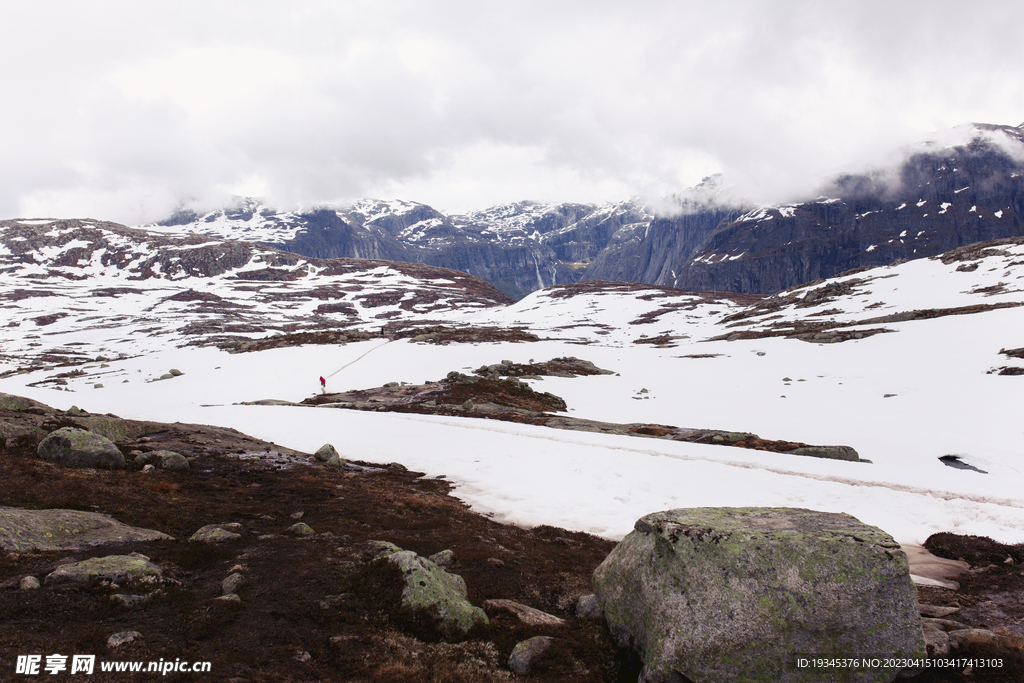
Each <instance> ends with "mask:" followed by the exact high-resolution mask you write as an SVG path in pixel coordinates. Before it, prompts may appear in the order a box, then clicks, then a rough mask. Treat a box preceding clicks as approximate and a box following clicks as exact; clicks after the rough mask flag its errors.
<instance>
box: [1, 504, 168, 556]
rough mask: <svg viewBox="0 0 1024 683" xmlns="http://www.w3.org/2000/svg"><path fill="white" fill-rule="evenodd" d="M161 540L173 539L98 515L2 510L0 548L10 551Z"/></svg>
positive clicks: (87, 546) (78, 512) (54, 511)
mask: <svg viewBox="0 0 1024 683" xmlns="http://www.w3.org/2000/svg"><path fill="white" fill-rule="evenodd" d="M162 540H168V541H171V540H174V539H173V538H171V537H170V536H168V535H167V534H162V533H160V532H159V531H153V530H151V529H140V528H138V527H133V526H128V525H127V524H122V523H121V522H119V521H117V520H116V519H114V518H113V517H111V516H110V515H104V514H100V513H98V512H82V511H80V510H22V509H21V508H7V507H0V549H3V550H7V551H25V550H43V551H50V550H80V549H82V548H90V547H94V546H100V545H114V544H120V543H132V542H135V541H162Z"/></svg>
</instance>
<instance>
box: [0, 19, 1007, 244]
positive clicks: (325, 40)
mask: <svg viewBox="0 0 1024 683" xmlns="http://www.w3.org/2000/svg"><path fill="white" fill-rule="evenodd" d="M1022 25H1024V4H1022V3H1017V2H1011V1H1008V0H1003V1H999V2H988V3H985V2H982V3H978V2H975V3H971V4H968V3H965V2H961V1H958V2H945V1H942V0H927V1H924V2H917V1H914V2H899V1H898V0H887V1H885V2H870V1H865V0H855V1H854V0H851V1H848V2H830V1H829V0H816V1H813V2H770V1H767V0H759V1H752V2H729V1H723V2H707V1H706V0H702V1H701V2H686V1H682V0H679V1H660V0H650V1H647V2H644V1H642V0H638V1H637V2H632V3H626V2H622V1H620V2H602V1H600V0H586V1H582V2H575V1H563V2H559V1H557V0H546V1H545V2H517V1H515V0H505V1H504V2H500V3H498V2H479V1H466V2H461V1H458V0H451V1H436V0H435V1H423V0H421V1H418V2H413V1H410V2H404V1H394V2H389V1H387V0H373V1H370V2H362V1H357V0H325V1H322V2H318V1H308V2H303V1H302V0H294V1H290V2H285V1H281V2H267V1H263V0H241V1H237V2H236V1H234V0H230V1H225V0H218V1H215V2H214V1H211V0H203V1H202V2H188V1H183V0H176V1H175V2H161V3H157V2H148V1H144V0H131V1H128V2H103V1H100V0H90V1H89V2H80V1H78V0H74V1H66V2H63V1H57V0H54V1H51V2H4V3H2V4H0V26H2V29H0V32H2V40H0V69H2V72H0V73H2V86H3V89H2V93H3V99H2V105H0V131H2V132H0V136H2V137H0V139H2V149H0V218H9V217H26V216H43V217H93V218H103V219H108V220H116V221H120V222H124V223H129V224H137V223H140V222H143V221H152V220H157V219H159V218H163V217H165V216H166V215H167V214H169V213H170V211H171V210H172V209H173V208H174V207H175V205H177V204H178V203H179V202H181V201H183V200H185V201H187V202H191V203H192V204H193V205H194V206H196V207H198V208H207V207H213V206H216V205H220V204H222V203H224V202H225V201H226V200H227V199H228V198H230V196H232V195H250V196H261V197H264V198H265V199H266V200H267V201H269V202H270V203H272V204H274V205H276V206H279V207H281V208H293V207H295V206H299V205H304V206H309V205H313V204H319V203H342V202H346V201H350V200H352V199H355V198H359V197H365V196H369V197H378V198H385V199H386V198H402V199H410V200H414V201H420V202H424V203H427V204H430V205H432V206H434V207H436V208H439V209H442V210H449V211H452V210H461V209H474V208H484V207H487V206H490V205H494V204H498V203H502V202H508V201H515V200H520V199H537V200H553V201H589V202H597V201H612V200H619V199H625V198H628V197H630V196H633V195H640V196H645V197H657V196H663V195H667V194H670V193H672V192H676V191H679V190H682V189H684V188H686V187H689V186H692V185H694V184H696V183H697V182H699V181H700V179H701V178H702V177H703V176H706V175H708V174H711V173H715V172H725V173H726V174H727V175H728V177H729V178H731V180H732V182H733V183H734V184H735V185H737V187H739V188H741V189H742V192H743V193H744V194H745V195H747V196H749V197H751V198H752V199H754V200H757V201H782V200H785V199H787V198H790V197H795V195H798V194H799V193H801V192H807V191H809V190H810V189H811V188H812V187H813V186H814V184H815V183H816V182H817V181H818V180H819V179H821V178H822V177H823V176H825V175H827V174H830V173H832V172H835V171H837V170H840V169H844V168H852V167H856V166H859V165H863V164H866V163H868V162H870V161H872V160H873V159H875V158H879V159H880V158H883V157H884V156H885V155H886V154H887V153H890V152H891V150H893V149H894V148H896V147H898V146H900V145H903V144H906V143H910V142H914V141H918V140H923V139H926V138H928V137H929V135H932V134H934V131H937V130H941V129H945V128H948V127H951V126H956V125H958V124H961V123H965V122H969V121H980V122H989V123H1003V124H1010V125H1017V124H1018V123H1021V122H1022V121H1024V78H1022V76H1021V74H1022V68H1024V40H1021V38H1020V27H1021V26H1022Z"/></svg>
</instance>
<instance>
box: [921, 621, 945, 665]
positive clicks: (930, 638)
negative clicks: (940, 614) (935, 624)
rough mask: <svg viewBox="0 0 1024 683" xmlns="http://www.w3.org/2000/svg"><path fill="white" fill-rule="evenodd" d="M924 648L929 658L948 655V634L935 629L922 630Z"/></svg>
mask: <svg viewBox="0 0 1024 683" xmlns="http://www.w3.org/2000/svg"><path fill="white" fill-rule="evenodd" d="M924 647H925V652H926V653H927V655H928V656H929V657H931V658H932V659H935V658H937V657H945V656H946V655H948V654H949V634H948V633H946V632H945V631H940V630H939V629H937V628H926V629H924Z"/></svg>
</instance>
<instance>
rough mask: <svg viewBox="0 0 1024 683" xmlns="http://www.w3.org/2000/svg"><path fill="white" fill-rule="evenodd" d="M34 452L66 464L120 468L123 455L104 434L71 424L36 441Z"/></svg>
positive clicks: (52, 460) (47, 458)
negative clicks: (37, 444)
mask: <svg viewBox="0 0 1024 683" xmlns="http://www.w3.org/2000/svg"><path fill="white" fill-rule="evenodd" d="M36 453H37V454H38V455H39V457H40V458H42V459H43V460H49V461H50V462H55V463H57V464H59V465H64V466H66V467H95V468H98V469H107V470H112V469H122V468H124V466H125V460H124V455H123V454H122V453H121V451H120V450H118V448H117V446H115V445H114V442H113V441H111V440H110V439H108V438H107V437H105V436H101V435H99V434H94V433H93V432H88V431H86V430H84V429H75V428H74V427H61V428H60V429H58V430H56V431H54V432H51V433H50V435H49V436H47V437H46V438H45V439H43V440H42V441H40V442H39V446H38V448H37V449H36Z"/></svg>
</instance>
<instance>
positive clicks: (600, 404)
mask: <svg viewBox="0 0 1024 683" xmlns="http://www.w3.org/2000/svg"><path fill="white" fill-rule="evenodd" d="M5 244H8V245H10V244H11V243H10V242H9V241H8V242H5ZM0 257H2V258H7V257H5V256H0ZM3 277H4V278H5V279H4V280H3V288H4V289H3V291H5V292H8V293H9V292H11V291H13V290H14V288H15V287H17V288H19V289H26V288H29V287H30V286H32V287H34V286H38V287H43V286H44V284H45V285H46V286H47V287H48V288H50V289H52V290H54V291H55V292H57V293H58V294H59V296H61V297H64V298H61V299H59V300H58V299H57V297H56V296H38V297H29V298H25V299H12V298H11V297H10V296H8V297H7V298H6V299H5V300H4V308H2V309H0V311H2V312H3V313H2V315H3V319H0V331H2V336H3V343H4V348H5V350H6V349H7V348H8V346H7V345H8V344H23V345H25V346H27V344H28V343H36V344H41V346H40V347H32V348H34V349H45V348H50V347H51V346H55V345H61V346H62V347H64V348H68V347H70V345H71V344H73V343H75V342H76V341H78V340H81V341H82V342H84V343H86V344H91V345H92V346H91V347H90V348H92V349H95V348H98V346H99V341H97V340H98V339H100V338H101V337H103V343H104V344H106V345H107V347H108V348H109V350H110V351H111V352H112V353H113V352H118V353H123V354H124V355H125V357H124V358H113V359H111V360H107V361H105V362H104V363H101V362H96V361H92V362H85V363H79V364H77V365H75V366H74V369H75V370H76V371H81V372H82V373H83V374H81V375H76V376H73V377H66V378H63V379H65V381H66V382H67V384H65V385H62V386H57V387H56V388H57V389H60V390H59V391H55V390H54V388H53V387H54V385H53V384H49V385H46V384H42V385H39V384H38V383H39V382H40V381H43V380H46V379H47V378H48V377H53V376H55V375H56V374H57V373H59V372H61V371H63V372H67V370H68V368H53V369H43V368H36V369H32V370H30V371H27V372H23V373H20V374H8V375H7V376H6V377H3V378H2V379H0V391H3V392H7V393H17V394H23V395H27V396H31V397H33V398H37V399H39V400H41V401H44V402H47V403H49V404H51V405H55V406H57V407H61V408H67V407H70V406H71V405H72V404H76V405H80V406H81V407H84V408H87V409H89V410H92V411H94V412H106V411H110V412H113V413H116V414H118V415H121V416H123V417H134V418H145V419H159V420H165V421H174V420H181V421H189V422H200V423H207V424H220V425H226V426H232V427H236V428H238V429H241V430H243V431H246V432H249V433H251V434H253V435H255V436H258V437H261V438H264V439H268V440H272V441H274V442H276V443H279V444H282V445H286V446H289V447H293V448H297V449H301V450H305V451H308V452H311V451H312V450H314V449H316V448H318V447H319V446H320V445H322V444H323V443H325V442H329V443H333V444H334V445H335V446H336V447H337V448H338V449H339V450H340V451H341V452H342V453H343V454H345V455H348V456H349V457H353V458H360V459H366V460H372V461H378V462H391V461H397V462H401V463H403V464H405V465H406V466H408V467H410V468H413V469H417V470H420V471H423V472H426V473H427V474H428V475H429V476H439V475H444V476H447V477H449V478H450V479H451V480H452V481H453V482H455V483H456V485H457V488H456V493H457V495H459V496H460V497H461V498H463V499H464V500H465V501H467V502H468V503H469V504H471V505H472V506H473V507H474V508H475V509H477V510H480V511H482V512H488V513H491V514H493V515H494V516H495V518H496V519H500V520H504V521H509V522H514V523H519V524H526V525H535V524H541V523H547V524H555V525H559V526H564V527H568V528H573V529H580V530H584V531H589V532H592V533H597V534H601V535H605V536H609V537H620V536H622V535H623V534H625V533H627V532H628V531H629V530H630V529H631V528H632V525H633V523H634V521H635V520H636V519H637V518H639V517H640V516H642V515H643V514H646V513H648V512H651V511H654V510H660V509H667V508H672V507H688V506H700V505H736V506H740V505H777V506H796V507H808V508H814V509H820V510H829V511H843V512H849V513H851V514H853V515H855V516H857V517H858V518H860V519H862V520H864V521H866V522H868V523H872V524H876V525H878V526H880V527H882V528H883V529H885V530H887V531H889V532H890V533H892V534H893V535H894V536H895V537H896V538H897V539H898V540H900V541H901V542H910V543H920V542H922V541H923V540H924V539H925V538H926V537H927V536H928V535H930V534H931V533H934V532H937V531H955V532H960V533H973V534H982V535H989V536H992V537H993V538H996V539H998V540H1001V541H1004V542H1021V541H1024V427H1022V426H1021V421H1020V418H1019V411H1020V406H1021V405H1022V399H1024V378H1022V377H1020V376H1014V375H1012V374H998V373H999V371H1000V370H1002V369H1004V368H1024V359H1021V358H1017V357H1014V356H1013V355H1009V354H1006V353H1001V352H1000V351H1001V350H1012V349H1020V348H1022V347H1024V306H1021V304H1024V242H1022V241H1021V240H1016V241H1006V242H1004V243H1000V244H991V245H987V246H984V247H974V248H965V249H962V250H959V251H958V252H956V253H952V254H949V255H947V256H946V257H945V258H943V259H938V258H936V259H925V260H920V261H914V262H909V263H904V264H900V265H896V266H891V267H884V268H877V269H872V270H867V271H863V272H860V273H855V274H851V275H847V276H844V277H842V278H836V279H833V280H828V281H823V282H818V283H815V284H813V285H808V286H805V287H801V288H798V289H794V290H790V291H787V292H782V293H780V294H779V295H777V296H776V297H770V298H764V299H762V298H759V297H747V298H744V297H716V296H711V295H706V294H705V295H699V294H693V293H687V292H682V291H680V290H671V289H665V288H659V287H653V286H642V285H623V284H610V283H581V284H579V285H567V286H560V287H555V288H549V289H546V290H543V291H540V292H536V293H534V294H532V295H530V296H529V297H527V298H526V299H523V300H522V301H520V302H518V303H515V304H513V305H507V306H490V307H487V308H484V307H481V306H477V307H469V308H468V309H467V308H463V307H461V306H460V305H459V304H458V302H457V301H455V300H454V299H453V300H452V301H451V302H450V305H449V306H448V307H447V309H445V310H440V309H439V310H437V311H433V312H431V315H432V316H433V317H434V318H435V319H443V320H445V321H447V322H448V323H451V324H455V325H458V326H516V327H522V328H525V329H527V330H530V331H532V332H534V333H536V334H537V335H538V336H539V337H541V338H542V340H541V341H537V342H531V343H483V342H481V343H473V344H450V345H447V346H439V345H430V344H424V343H416V342H412V341H410V340H408V339H398V340H394V341H390V340H388V339H386V338H379V339H371V340H368V341H365V342H358V343H349V344H346V345H320V346H312V345H307V346H301V347H293V348H277V349H271V350H267V351H260V352H253V353H239V354H229V353H227V352H225V351H221V350H218V349H217V348H215V347H211V346H203V347H197V346H179V344H178V342H181V341H185V338H184V337H182V336H178V337H174V336H172V333H171V332H168V333H167V335H166V336H165V337H164V339H163V340H160V339H158V338H157V339H156V341H154V339H153V338H150V337H148V336H145V335H143V334H141V333H137V334H130V333H129V332H130V330H131V329H133V328H132V327H131V326H132V325H134V324H135V323H133V322H132V320H133V317H132V314H131V312H130V311H126V310H121V311H117V312H116V314H117V315H123V316H126V317H125V319H124V320H122V321H118V322H119V324H120V325H122V327H121V328H119V329H118V331H117V332H112V331H111V330H108V329H105V330H88V329H85V330H83V328H82V327H81V325H82V324H83V323H84V322H88V321H83V320H82V318H87V317H90V316H92V315H102V313H101V312H100V311H98V310H97V307H96V305H95V304H91V303H89V302H90V301H91V300H92V299H94V298H95V297H91V296H90V293H91V292H92V290H93V288H94V287H95V286H96V283H94V282H92V281H81V282H74V281H71V280H68V281H67V282H66V283H60V284H61V285H62V287H61V288H60V289H59V290H58V289H57V287H56V284H57V281H55V280H54V279H53V278H49V279H46V280H42V279H41V280H40V281H39V282H38V283H35V284H31V280H32V278H29V277H27V276H26V277H24V278H22V279H21V280H17V281H15V280H14V279H12V278H14V277H16V276H15V275H14V274H13V271H11V270H9V269H8V268H7V266H4V273H3ZM324 277H326V276H324ZM364 277H370V276H364ZM169 282H171V281H166V282H164V284H161V285H160V287H155V288H154V290H153V293H152V295H151V296H152V297H153V298H152V299H147V300H146V301H152V302H156V301H158V300H162V299H163V298H166V296H167V290H164V289H160V288H161V287H164V286H165V285H167V284H168V283H169ZM193 282H195V281H193ZM26 283H30V284H26ZM325 284H327V283H326V282H325ZM191 286H192V287H193V288H195V287H196V285H195V284H192V285H191ZM204 286H205V287H209V288H214V287H221V286H222V285H220V284H216V283H215V282H214V281H213V280H210V281H209V282H208V283H207V284H206V285H204ZM75 288H78V290H79V294H78V295H75V293H74V292H75ZM212 291H218V292H220V291H222V290H220V289H217V290H212ZM137 296H140V297H142V296H145V295H143V294H139V295H137ZM239 296H240V294H239ZM26 302H32V303H31V304H28V303H26ZM58 303H59V306H58ZM29 305H31V306H34V307H35V308H32V309H26V308H25V307H26V306H29ZM47 305H49V306H51V308H49V309H47V308H45V306H47ZM146 305H152V304H147V303H145V302H144V301H143V300H142V299H139V300H138V301H137V303H136V306H137V307H138V310H140V311H143V310H145V306H146ZM89 306H92V308H88V307H89ZM58 308H60V309H62V312H68V311H70V312H71V313H70V315H69V316H68V317H75V321H74V322H75V323H76V325H72V324H70V322H71V321H69V324H68V325H67V327H65V328H55V327H54V328H52V329H53V331H54V332H57V334H53V335H50V334H47V332H48V329H47V328H50V327H51V325H42V326H40V325H37V324H36V323H33V322H30V320H31V318H30V317H29V316H30V315H35V314H36V313H39V314H43V312H44V310H48V311H50V312H51V313H53V312H57V309H58ZM76 308H82V309H83V310H82V311H75V310H73V309H76ZM87 308H88V310H85V309H87ZM396 310H399V311H400V310H401V309H400V308H399V309H396ZM112 313H113V311H112ZM79 316H81V317H79ZM63 320H65V319H64V318H62V319H60V320H57V321H56V322H54V323H52V325H57V324H58V323H60V322H62V321H63ZM139 324H140V325H141V323H139ZM147 324H149V323H147ZM76 326H77V327H76ZM30 335H37V338H35V339H30V338H29V337H30ZM816 335H822V336H816ZM857 335H859V336H857ZM257 336H258V335H257ZM157 342H163V343H157ZM23 348H24V347H23ZM71 348H73V347H71ZM561 356H577V357H579V358H583V359H587V360H590V361H593V362H594V363H596V364H597V365H598V366H600V367H602V368H606V369H608V370H612V371H613V372H614V373H616V374H612V375H597V376H591V377H576V378H560V377H546V378H544V379H541V380H532V383H533V385H534V386H535V388H537V389H538V390H542V391H549V392H552V393H555V394H557V395H559V396H562V397H564V398H565V399H566V401H567V404H568V407H569V410H568V414H569V415H571V416H576V417H587V418H592V419H599V420H606V421H613V422H622V423H625V422H649V423H658V424H669V425H676V426H682V427H695V428H718V429H730V430H740V431H751V432H755V433H757V434H759V435H760V436H762V437H764V438H769V439H787V440H795V441H803V442H806V443H814V444H844V445H849V446H853V447H854V448H856V449H857V450H858V452H859V453H860V456H861V457H862V458H865V459H869V460H871V461H872V462H871V463H858V462H844V461H830V460H821V459H817V458H810V457H801V456H794V455H786V454H776V453H766V452H761V451H748V450H744V449H738V448H727V447H722V446H710V445H700V444H690V443H681V442H672V441H665V440H660V439H644V438H635V437H622V436H612V435H602V434H593V433H583V432H570V431H560V430H551V429H547V428H544V427H535V426H531V425H520V424H512V423H506V422H496V421H490V420H474V419H458V418H451V417H435V416H424V415H402V414H394V413H372V412H369V413H368V412H356V411H345V410H332V409H329V408H305V407H291V406H267V405H262V406H251V405H250V406H243V405H236V404H237V403H239V402H241V401H253V400H258V399H264V398H276V399H285V400H290V401H297V400H301V399H302V398H305V397H307V396H309V395H311V394H312V393H314V392H315V391H317V390H318V386H317V381H316V378H317V377H318V376H319V375H324V376H325V377H327V379H328V388H329V389H335V390H346V389H350V388H364V387H373V386H380V385H382V384H384V383H386V382H392V381H405V382H415V383H419V382H423V381H424V380H431V379H438V378H440V377H443V376H444V375H445V374H446V373H447V372H449V371H451V370H460V371H463V372H465V371H467V370H469V369H471V368H476V367H478V366H480V365H482V364H489V363H496V362H498V361H499V360H502V359H509V360H512V361H516V362H523V363H525V362H528V361H529V360H530V359H535V360H538V361H540V360H548V359H551V358H555V357H561ZM5 363H6V365H7V367H10V368H12V369H14V368H15V367H17V366H18V365H19V363H18V360H17V358H16V354H9V355H8V356H7V358H6V359H5ZM0 367H3V366H0ZM172 367H173V368H178V369H180V370H182V371H183V372H184V374H183V375H182V376H181V377H177V378H175V379H173V380H165V381H156V382H151V381H147V379H149V378H155V377H158V376H159V375H160V374H161V373H164V372H166V371H167V370H168V369H169V368H172ZM97 383H102V384H103V388H102V389H95V388H93V387H94V385H95V384H97ZM32 385H37V386H32ZM47 386H49V387H51V388H46V387H47ZM945 455H958V456H959V457H960V459H961V461H963V462H966V463H969V464H971V465H973V466H975V467H976V468H977V469H978V470H984V472H985V473H983V472H979V471H976V470H964V469H954V468H952V467H948V466H946V465H945V464H943V463H942V462H941V461H940V460H939V457H941V456H945Z"/></svg>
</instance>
